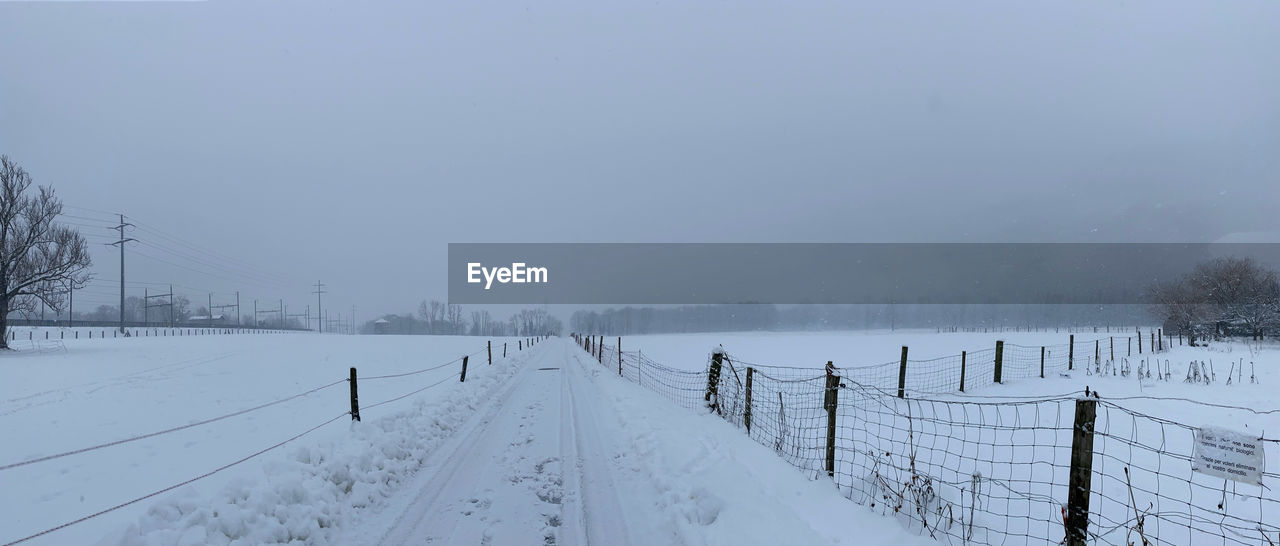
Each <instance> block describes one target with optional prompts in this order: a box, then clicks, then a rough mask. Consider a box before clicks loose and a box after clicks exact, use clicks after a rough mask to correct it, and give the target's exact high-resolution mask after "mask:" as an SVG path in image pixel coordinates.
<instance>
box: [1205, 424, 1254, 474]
mask: <svg viewBox="0 0 1280 546" xmlns="http://www.w3.org/2000/svg"><path fill="white" fill-rule="evenodd" d="M1265 463H1266V461H1265V459H1264V454H1263V448H1262V441H1261V440H1259V438H1258V436H1257V435H1254V434H1243V433H1240V432H1235V431H1232V430H1227V429H1224V428H1218V427H1202V428H1200V429H1199V430H1197V431H1196V440H1195V449H1194V457H1193V458H1192V460H1191V469H1192V470H1194V471H1196V472H1200V473H1202V474H1208V475H1210V476H1217V477H1219V478H1226V479H1228V480H1235V481H1238V482H1242V483H1250V484H1255V485H1261V484H1262V469H1263V467H1264V466H1266V464H1265Z"/></svg>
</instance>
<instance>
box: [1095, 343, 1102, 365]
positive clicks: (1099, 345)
mask: <svg viewBox="0 0 1280 546" xmlns="http://www.w3.org/2000/svg"><path fill="white" fill-rule="evenodd" d="M1093 362H1094V364H1097V363H1099V362H1102V340H1100V339H1095V340H1093Z"/></svg>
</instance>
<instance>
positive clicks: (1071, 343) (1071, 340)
mask: <svg viewBox="0 0 1280 546" xmlns="http://www.w3.org/2000/svg"><path fill="white" fill-rule="evenodd" d="M1067 369H1068V370H1074V369H1076V336H1075V334H1072V335H1070V336H1067Z"/></svg>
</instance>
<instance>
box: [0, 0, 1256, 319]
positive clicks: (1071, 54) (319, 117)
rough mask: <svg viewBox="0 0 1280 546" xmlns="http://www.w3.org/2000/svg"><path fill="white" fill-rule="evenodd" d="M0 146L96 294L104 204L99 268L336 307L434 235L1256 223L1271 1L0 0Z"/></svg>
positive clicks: (364, 303) (384, 308) (818, 233)
mask: <svg viewBox="0 0 1280 546" xmlns="http://www.w3.org/2000/svg"><path fill="white" fill-rule="evenodd" d="M0 153H4V154H7V155H9V156H10V157H11V158H12V159H14V160H16V161H18V162H20V163H21V164H22V165H23V166H24V167H26V169H27V170H28V171H30V172H31V173H32V175H33V176H34V177H35V180H36V181H37V182H38V183H40V184H48V185H52V186H54V187H55V188H56V189H57V191H58V192H59V194H60V195H61V196H62V198H63V199H64V202H65V203H66V204H67V205H68V206H69V207H70V206H74V207H79V208H77V209H71V208H68V209H67V211H66V212H68V213H72V214H75V215H77V216H80V217H82V218H80V219H70V220H72V221H75V222H79V223H82V224H84V226H83V229H84V230H85V232H86V233H92V234H95V236H94V237H91V241H92V242H93V243H94V244H95V247H96V248H97V249H98V250H95V261H96V264H95V270H96V271H98V272H99V277H101V278H103V279H118V271H119V269H118V268H119V263H118V257H117V256H118V255H117V254H115V253H114V250H113V249H111V248H109V247H105V246H103V245H101V243H102V242H104V241H105V240H107V239H106V237H104V235H109V234H110V232H108V231H107V230H105V229H103V228H102V225H104V223H103V222H101V221H98V220H101V219H105V218H107V216H106V214H105V213H107V212H110V213H115V212H121V213H124V214H125V215H127V216H128V217H130V218H131V221H134V222H136V223H139V224H140V225H143V226H146V227H148V228H150V230H149V231H148V230H138V231H136V232H131V233H130V234H129V235H130V236H132V237H136V238H138V239H140V240H143V241H147V242H148V243H150V244H151V245H153V246H138V247H137V252H138V253H139V255H138V256H137V257H136V258H130V261H129V262H128V265H129V271H128V278H129V279H130V280H135V279H136V280H137V281H139V282H155V283H167V282H173V283H175V284H179V285H181V286H183V287H186V288H182V289H180V290H184V291H186V292H187V293H188V294H189V297H191V298H192V299H193V300H195V301H196V302H197V304H202V303H203V302H204V301H205V296H204V291H215V292H220V293H223V294H226V293H229V292H233V291H235V290H240V291H241V292H242V297H243V298H244V301H242V303H243V304H245V305H246V307H247V306H248V305H249V302H250V301H251V300H252V299H253V298H261V299H263V300H264V302H263V303H261V305H263V306H264V307H265V306H268V305H271V306H273V305H274V303H271V304H267V303H265V300H270V301H271V302H274V301H276V300H277V299H278V298H285V299H286V303H287V304H288V305H289V306H290V311H291V312H293V311H295V310H297V311H300V310H301V308H302V306H303V305H306V304H307V303H312V305H314V301H315V300H314V296H311V295H310V294H308V292H309V291H310V290H311V288H309V284H310V283H314V282H315V281H316V280H317V279H320V280H322V281H324V282H325V283H326V284H327V287H328V288H327V289H328V290H329V291H330V294H329V295H328V297H329V298H330V299H329V300H328V301H330V302H332V304H333V305H334V306H335V310H337V309H338V308H341V309H342V310H343V311H344V313H345V312H347V311H348V310H349V309H350V306H351V305H353V304H354V305H358V306H359V308H360V309H359V312H360V314H361V315H363V318H368V317H370V316H372V315H373V314H374V313H382V312H405V311H410V310H412V309H413V307H414V302H416V301H418V300H420V299H423V298H430V297H436V298H442V299H443V298H444V297H445V293H446V283H445V278H446V268H445V259H446V244H447V243H449V242H503V241H514V242H535V241H536V242H576V241H593V242H610V241H628V242H667V241H754V242H778V241H1202V240H1214V239H1217V238H1219V237H1222V236H1224V235H1227V234H1231V233H1238V232H1272V233H1274V232H1276V231H1277V230H1280V220H1277V218H1280V214H1278V213H1277V210H1276V208H1277V204H1280V189H1278V188H1280V3H1277V2H1274V1H1270V0H1267V1H1239V2H1209V1H1204V0H1197V1H1165V0H1161V1H1148V2H1142V1H1138V2H1133V1H1130V2H1092V3H1084V2H1065V1H1064V2H974V1H966V2H898V1H892V2H880V1H878V2H869V1H868V2H829V3H828V2H725V1H715V2H707V1H695V2H656V3H655V2H647V3H640V2H586V1H583V2H573V3H565V2H522V3H515V2H485V1H481V2H379V3H365V2H351V3H346V4H335V3H332V2H312V1H308V2H261V3H259V2H208V3H158V2H138V3H91V2H76V3H44V2H25V3H23V2H0ZM157 233H160V234H164V235H166V236H168V237H169V238H168V239H166V238H163V237H161V236H160V235H157ZM1273 240H1277V241H1280V239H1274V238H1273ZM132 249H133V247H131V249H130V250H131V251H132ZM184 254H185V256H184ZM131 256H132V255H131ZM225 258H231V259H232V260H226V259H225ZM159 260H164V261H165V262H169V263H163V262H161V261H159ZM209 262H217V267H213V266H210V265H209ZM109 285H110V282H105V281H104V282H99V283H96V286H95V287H94V288H91V289H90V290H89V291H87V293H86V295H85V296H84V298H85V299H84V300H78V301H77V309H80V308H81V302H82V301H83V302H86V303H85V304H86V305H88V304H90V303H94V302H95V301H96V300H103V303H109V302H111V301H113V300H112V298H111V297H110V293H111V289H110V286H109ZM143 286H145V285H135V286H131V287H130V291H131V292H132V291H134V289H135V288H136V290H137V291H138V292H139V293H140V292H141V289H142V287H143ZM155 286H159V285H155ZM95 293H96V294H98V295H96V296H95V295H94V294H95ZM215 303H218V302H215ZM328 305H329V304H328V303H326V306H328ZM295 306H296V307H295Z"/></svg>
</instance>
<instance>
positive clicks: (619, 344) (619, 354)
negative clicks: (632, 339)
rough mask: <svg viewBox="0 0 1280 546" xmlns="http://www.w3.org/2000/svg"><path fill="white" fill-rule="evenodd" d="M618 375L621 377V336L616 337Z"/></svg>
mask: <svg viewBox="0 0 1280 546" xmlns="http://www.w3.org/2000/svg"><path fill="white" fill-rule="evenodd" d="M618 375H622V336H618Z"/></svg>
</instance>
